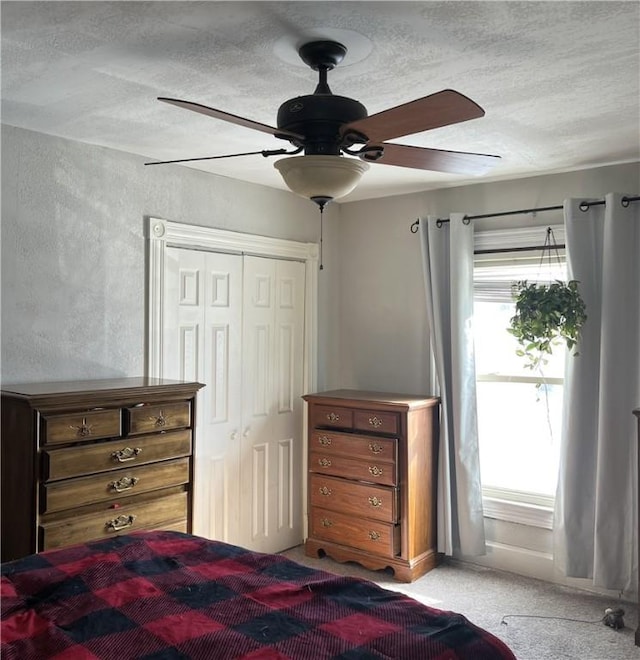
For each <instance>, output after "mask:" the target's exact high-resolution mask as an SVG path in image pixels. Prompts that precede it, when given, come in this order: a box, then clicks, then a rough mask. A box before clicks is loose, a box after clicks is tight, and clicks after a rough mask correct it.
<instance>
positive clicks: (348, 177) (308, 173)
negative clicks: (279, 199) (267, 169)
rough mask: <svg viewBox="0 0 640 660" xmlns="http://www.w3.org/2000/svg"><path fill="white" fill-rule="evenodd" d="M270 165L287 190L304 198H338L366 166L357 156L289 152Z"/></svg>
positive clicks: (353, 183)
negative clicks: (286, 155) (346, 156)
mask: <svg viewBox="0 0 640 660" xmlns="http://www.w3.org/2000/svg"><path fill="white" fill-rule="evenodd" d="M273 166H274V167H275V168H276V169H277V170H278V171H279V172H280V174H281V175H282V178H283V179H284V182H285V183H286V184H287V186H288V188H289V190H291V191H293V192H294V193H296V194H298V195H301V196H302V197H306V198H307V199H313V198H314V197H316V198H329V199H338V198H339V197H344V196H345V195H346V194H348V193H350V192H351V191H352V190H353V189H354V188H355V187H356V186H357V185H358V182H359V181H360V177H362V175H363V174H364V173H365V172H366V171H367V170H368V169H369V165H368V164H367V163H364V162H363V161H361V160H360V159H358V158H345V157H343V156H313V155H312V156H292V157H291V158H281V159H280V160H278V161H276V162H275V163H274V164H273Z"/></svg>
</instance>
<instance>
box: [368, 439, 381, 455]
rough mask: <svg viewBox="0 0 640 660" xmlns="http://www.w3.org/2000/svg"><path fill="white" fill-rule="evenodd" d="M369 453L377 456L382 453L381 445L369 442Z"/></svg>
mask: <svg viewBox="0 0 640 660" xmlns="http://www.w3.org/2000/svg"><path fill="white" fill-rule="evenodd" d="M369 451H372V452H373V453H374V454H379V453H380V452H381V451H382V445H379V444H378V443H377V442H370V443H369Z"/></svg>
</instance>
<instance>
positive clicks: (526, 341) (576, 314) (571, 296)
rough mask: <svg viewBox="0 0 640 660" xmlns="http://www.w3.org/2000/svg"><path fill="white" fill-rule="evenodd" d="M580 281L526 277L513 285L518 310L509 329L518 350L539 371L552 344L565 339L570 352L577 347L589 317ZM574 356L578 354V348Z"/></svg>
mask: <svg viewBox="0 0 640 660" xmlns="http://www.w3.org/2000/svg"><path fill="white" fill-rule="evenodd" d="M578 284H579V283H578V281H577V280H570V281H569V282H562V281H560V280H555V281H554V282H551V283H549V284H540V283H537V282H532V283H529V282H527V281H526V280H524V281H522V282H516V283H515V284H513V285H512V291H513V296H514V299H515V302H516V313H515V315H514V316H513V317H512V318H511V321H510V323H511V327H510V328H508V331H509V332H510V333H511V334H512V335H513V336H514V337H515V338H516V339H517V340H518V342H519V343H520V345H521V346H522V348H521V349H519V350H517V351H516V353H517V354H518V355H520V356H521V357H524V358H526V360H527V364H526V367H527V368H528V369H532V370H533V371H540V370H541V367H542V366H543V365H544V364H546V363H547V357H548V356H549V355H551V353H552V350H553V347H554V346H557V345H559V344H561V343H562V342H563V341H564V343H566V346H567V348H568V349H569V350H570V351H571V350H572V349H574V348H575V347H576V344H577V342H578V339H579V338H580V331H581V329H582V326H583V324H584V322H585V321H586V320H587V315H586V313H585V304H584V301H583V300H582V297H581V296H580V291H579V290H578ZM573 355H578V352H577V350H576V351H574V353H573Z"/></svg>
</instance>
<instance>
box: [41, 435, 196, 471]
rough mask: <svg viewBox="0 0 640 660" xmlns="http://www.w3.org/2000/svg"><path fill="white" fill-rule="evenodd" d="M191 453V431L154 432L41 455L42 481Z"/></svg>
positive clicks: (54, 450)
mask: <svg viewBox="0 0 640 660" xmlns="http://www.w3.org/2000/svg"><path fill="white" fill-rule="evenodd" d="M189 454H191V430H190V429H184V430H182V431H171V432H169V433H156V434H154V435H146V436H140V437H138V438H136V439H135V440H133V441H132V440H114V441H110V442H99V443H93V444H86V445H83V446H79V447H68V448H65V449H49V450H45V451H43V452H42V461H43V464H42V465H43V475H42V478H43V479H44V480H45V481H53V480H56V479H66V478H68V477H79V476H82V475H85V474H93V473H94V472H105V471H106V470H113V469H115V468H124V467H131V466H133V465H143V464H146V463H153V462H155V461H162V460H166V459H170V458H179V457H180V456H189Z"/></svg>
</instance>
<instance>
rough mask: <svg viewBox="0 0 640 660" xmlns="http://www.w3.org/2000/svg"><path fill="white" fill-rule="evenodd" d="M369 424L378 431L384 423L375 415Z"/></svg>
mask: <svg viewBox="0 0 640 660" xmlns="http://www.w3.org/2000/svg"><path fill="white" fill-rule="evenodd" d="M369 424H370V425H371V426H373V428H374V429H377V428H378V427H379V426H382V425H383V424H384V422H383V421H382V420H381V419H380V418H379V417H376V416H375V415H374V416H373V417H369Z"/></svg>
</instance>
